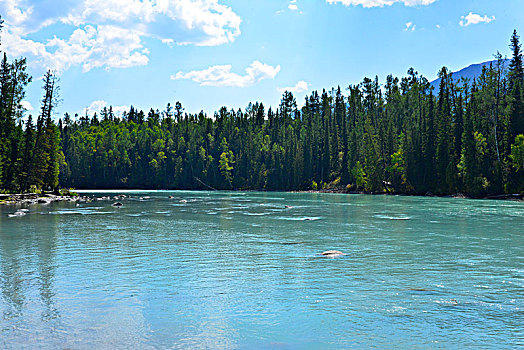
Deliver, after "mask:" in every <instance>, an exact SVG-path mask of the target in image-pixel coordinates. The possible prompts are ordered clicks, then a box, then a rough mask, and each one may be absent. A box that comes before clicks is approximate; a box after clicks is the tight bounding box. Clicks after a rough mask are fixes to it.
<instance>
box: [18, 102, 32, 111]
mask: <svg viewBox="0 0 524 350" xmlns="http://www.w3.org/2000/svg"><path fill="white" fill-rule="evenodd" d="M20 105H21V106H22V108H24V109H25V110H26V111H32V110H33V109H34V108H33V106H31V103H29V101H22V102H20Z"/></svg>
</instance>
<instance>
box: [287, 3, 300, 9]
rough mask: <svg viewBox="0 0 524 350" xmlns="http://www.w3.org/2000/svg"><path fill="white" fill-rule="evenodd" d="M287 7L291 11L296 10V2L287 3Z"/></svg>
mask: <svg viewBox="0 0 524 350" xmlns="http://www.w3.org/2000/svg"><path fill="white" fill-rule="evenodd" d="M288 9H290V10H291V11H296V10H298V6H297V5H296V4H289V6H288Z"/></svg>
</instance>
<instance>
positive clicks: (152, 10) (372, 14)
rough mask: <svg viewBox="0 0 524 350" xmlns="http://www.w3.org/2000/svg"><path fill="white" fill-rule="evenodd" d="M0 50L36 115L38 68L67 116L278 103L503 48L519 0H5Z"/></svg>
mask: <svg viewBox="0 0 524 350" xmlns="http://www.w3.org/2000/svg"><path fill="white" fill-rule="evenodd" d="M0 15H1V16H2V18H3V19H4V20H5V22H6V23H5V24H6V28H4V31H3V33H2V47H1V48H2V50H5V51H6V52H7V53H8V55H9V56H10V57H11V58H14V57H19V56H24V57H27V58H28V60H29V62H30V63H29V70H30V73H31V74H32V75H33V78H34V80H35V81H34V82H33V83H31V84H30V86H29V88H28V91H27V98H26V101H25V103H24V105H25V106H26V107H27V108H28V113H31V114H37V113H38V107H39V102H38V101H39V100H40V99H41V92H42V91H41V85H42V84H41V81H39V80H38V79H39V78H40V77H41V76H42V75H43V73H44V71H45V70H46V69H47V68H52V69H55V70H57V72H59V75H60V89H61V91H60V96H61V99H62V102H61V104H60V105H59V107H58V109H57V116H61V115H62V114H63V113H64V112H66V111H67V112H70V113H73V114H74V113H75V112H78V113H85V110H86V108H88V111H89V113H90V114H91V113H93V112H95V111H99V109H100V108H101V107H103V106H104V105H113V106H115V107H117V108H116V109H117V110H119V111H121V110H123V109H127V108H128V107H129V106H130V105H134V106H135V107H138V108H141V109H144V110H146V111H147V110H148V109H149V108H150V107H154V108H158V109H160V110H162V109H164V108H165V106H166V104H167V103H168V102H171V104H173V103H174V102H175V101H181V102H182V104H183V106H184V107H185V109H186V111H188V112H198V111H200V110H204V111H205V112H207V113H208V114H212V113H213V112H214V111H216V110H218V109H219V108H220V107H221V106H224V105H225V106H227V107H229V108H235V109H237V108H245V107H246V106H247V104H248V103H249V102H250V101H252V102H255V101H260V102H263V103H264V104H265V105H266V106H277V105H278V103H279V101H280V98H281V95H282V91H283V90H284V89H288V90H291V91H292V92H293V93H294V95H295V96H296V97H297V101H298V103H299V105H301V104H302V103H303V100H304V97H305V95H306V94H308V93H310V92H311V91H312V90H322V89H323V88H331V87H336V86H338V85H340V86H341V87H343V88H345V87H347V86H348V85H349V84H356V83H359V82H360V81H361V80H362V79H363V78H364V77H365V76H369V77H374V76H375V75H378V76H379V78H380V79H381V81H384V79H385V77H386V76H387V75H388V74H393V75H396V76H402V75H404V74H405V72H406V71H407V70H408V68H410V67H414V68H415V69H416V70H417V71H418V72H420V73H421V74H423V75H424V76H426V77H427V78H428V79H430V80H432V79H434V78H435V77H436V74H437V71H438V70H439V68H441V67H442V66H443V65H445V66H447V67H449V68H450V69H451V70H458V69H461V68H463V67H465V66H468V65H470V64H473V63H479V62H483V61H487V60H491V59H492V58H493V54H495V53H496V52H497V51H500V52H501V53H502V54H503V55H509V54H510V52H509V48H508V44H509V38H510V35H511V33H512V31H513V29H517V30H518V31H519V32H521V30H522V28H521V27H522V25H521V24H522V23H524V1H522V0H499V1H493V0H461V1H458V0H287V1H284V0H249V1H248V0H198V1H194V0H78V1H71V0H2V1H1V2H0Z"/></svg>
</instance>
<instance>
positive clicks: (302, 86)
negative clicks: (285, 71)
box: [278, 80, 309, 94]
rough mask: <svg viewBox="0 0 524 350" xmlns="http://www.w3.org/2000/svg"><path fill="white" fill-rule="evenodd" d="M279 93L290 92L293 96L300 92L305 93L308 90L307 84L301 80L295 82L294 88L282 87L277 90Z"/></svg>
mask: <svg viewBox="0 0 524 350" xmlns="http://www.w3.org/2000/svg"><path fill="white" fill-rule="evenodd" d="M278 90H279V91H280V92H285V91H289V92H292V93H294V94H298V93H301V92H306V91H308V90H309V84H308V83H307V82H305V81H303V80H301V81H299V82H297V84H296V85H295V86H290V87H284V88H280V89H278Z"/></svg>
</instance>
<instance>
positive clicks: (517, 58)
mask: <svg viewBox="0 0 524 350" xmlns="http://www.w3.org/2000/svg"><path fill="white" fill-rule="evenodd" d="M510 46H511V49H512V52H513V54H512V59H511V61H510V64H509V65H508V66H506V64H505V62H506V61H505V60H503V59H502V57H501V56H500V55H498V56H497V61H496V63H494V64H492V65H491V66H489V67H485V68H484V70H483V72H482V74H481V75H480V76H479V77H477V78H476V79H475V80H461V81H455V80H454V79H453V76H452V74H451V73H450V72H449V70H448V69H446V68H442V69H441V70H440V72H439V78H440V79H441V80H440V85H439V87H438V89H436V90H435V91H433V90H434V89H433V88H432V87H431V85H430V83H429V81H428V80H427V79H426V78H424V77H422V76H420V75H419V74H418V73H417V72H416V71H414V70H413V69H410V70H409V71H408V74H407V76H406V77H402V78H396V77H393V76H388V77H387V79H386V82H385V84H381V83H380V82H379V81H378V78H375V79H369V78H365V79H364V80H363V82H361V83H360V84H357V85H349V87H348V88H347V89H343V88H341V87H338V88H336V89H331V90H324V91H322V92H317V91H313V92H312V93H311V94H310V95H309V96H307V97H306V99H305V101H304V105H303V107H302V108H298V107H297V101H296V99H295V97H294V96H293V95H292V94H291V93H290V92H285V93H284V94H283V97H282V100H281V102H280V105H279V106H278V108H275V109H273V108H267V109H266V107H265V106H264V105H263V104H261V103H251V104H249V106H248V107H247V108H246V109H245V110H232V109H228V108H226V107H222V108H221V109H220V110H219V111H217V112H215V113H214V115H213V116H208V115H206V114H204V113H203V112H201V113H198V114H191V113H185V111H184V108H183V106H182V104H181V103H180V102H176V103H174V105H171V104H168V105H167V107H166V108H165V109H164V110H162V111H160V110H158V109H151V110H149V111H148V112H144V111H141V110H137V109H135V108H133V107H131V108H130V109H129V111H127V112H124V113H123V115H122V116H121V117H120V116H116V115H115V114H114V113H113V111H112V108H111V107H109V108H104V109H103V110H102V111H100V113H95V114H94V115H91V116H88V115H85V116H81V117H79V116H74V117H72V116H71V115H69V114H67V113H66V114H65V116H64V117H63V118H62V119H60V120H59V121H58V123H57V125H55V123H54V122H53V119H52V117H51V116H52V111H53V108H54V107H55V105H56V77H55V76H54V75H53V74H52V73H51V72H48V74H47V75H46V76H45V78H44V98H43V100H42V108H41V112H40V114H39V116H38V117H37V123H36V127H35V126H34V125H33V123H32V117H31V116H28V117H27V118H26V119H25V121H24V122H23V121H22V120H23V119H22V117H23V114H24V111H23V108H22V107H21V105H20V102H21V101H22V99H23V90H24V87H25V86H26V84H27V83H29V82H30V78H29V77H28V76H27V74H26V73H25V59H19V60H15V61H13V62H12V63H8V62H7V58H6V56H5V54H4V61H3V62H5V63H2V71H1V77H0V80H1V81H0V83H1V84H2V85H1V88H2V90H1V91H2V102H1V105H0V108H1V111H0V113H1V120H0V135H1V140H2V143H1V145H0V147H1V150H2V151H1V159H0V171H1V177H0V179H1V180H0V186H1V188H3V189H10V190H17V191H27V190H28V189H30V187H31V186H34V187H35V188H42V187H46V188H47V187H50V188H55V187H57V185H58V180H60V184H61V185H62V186H67V187H77V188H164V189H209V188H213V189H258V190H310V189H313V190H316V189H325V188H339V189H351V190H359V191H360V190H361V191H367V192H374V193H384V192H393V193H406V194H426V193H428V192H430V193H434V194H441V195H445V194H453V193H464V194H467V195H470V196H485V195H488V194H503V193H516V192H523V191H524V135H523V134H524V101H523V91H524V70H523V63H522V52H521V45H520V43H519V37H518V35H517V33H516V31H515V32H514V33H513V35H512V37H511V45H510ZM203 98H204V97H203Z"/></svg>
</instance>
